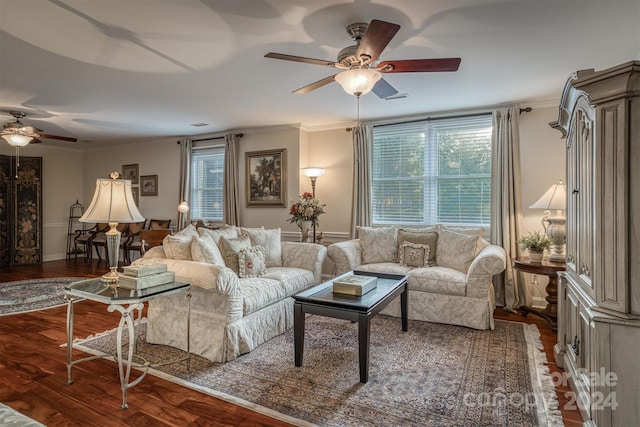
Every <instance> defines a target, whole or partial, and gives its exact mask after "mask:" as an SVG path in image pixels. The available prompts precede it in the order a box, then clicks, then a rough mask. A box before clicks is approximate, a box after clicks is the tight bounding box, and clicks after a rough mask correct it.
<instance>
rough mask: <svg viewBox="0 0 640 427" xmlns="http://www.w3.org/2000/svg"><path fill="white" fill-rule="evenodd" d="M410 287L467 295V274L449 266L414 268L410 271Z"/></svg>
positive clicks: (444, 293)
mask: <svg viewBox="0 0 640 427" xmlns="http://www.w3.org/2000/svg"><path fill="white" fill-rule="evenodd" d="M409 289H410V290H414V291H422V292H431V293H434V294H441V295H457V296H465V295H466V293H467V275H466V274H464V273H461V272H460V271H458V270H454V269H452V268H447V267H428V268H414V269H413V270H411V272H410V273H409Z"/></svg>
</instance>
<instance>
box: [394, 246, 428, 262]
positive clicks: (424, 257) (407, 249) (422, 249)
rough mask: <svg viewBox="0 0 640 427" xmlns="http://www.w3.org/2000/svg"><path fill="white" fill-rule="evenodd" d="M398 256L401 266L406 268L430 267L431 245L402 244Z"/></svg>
mask: <svg viewBox="0 0 640 427" xmlns="http://www.w3.org/2000/svg"><path fill="white" fill-rule="evenodd" d="M398 255H399V258H400V265H403V266H405V267H429V245H423V244H420V243H413V242H402V244H401V245H400V247H399V248H398Z"/></svg>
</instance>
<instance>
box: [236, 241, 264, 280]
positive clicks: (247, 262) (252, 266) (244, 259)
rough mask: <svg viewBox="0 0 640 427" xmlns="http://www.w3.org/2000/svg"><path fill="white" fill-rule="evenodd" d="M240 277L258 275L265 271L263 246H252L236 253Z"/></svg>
mask: <svg viewBox="0 0 640 427" xmlns="http://www.w3.org/2000/svg"><path fill="white" fill-rule="evenodd" d="M238 264H239V273H238V276H240V277H260V276H262V275H263V274H264V272H265V259H264V248H263V247H262V246H259V245H258V246H253V247H251V248H249V249H242V250H241V251H240V252H239V253H238Z"/></svg>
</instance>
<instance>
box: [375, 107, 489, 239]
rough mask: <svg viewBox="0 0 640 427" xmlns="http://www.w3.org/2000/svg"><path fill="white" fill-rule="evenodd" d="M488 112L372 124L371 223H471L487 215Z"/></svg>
mask: <svg viewBox="0 0 640 427" xmlns="http://www.w3.org/2000/svg"><path fill="white" fill-rule="evenodd" d="M491 132H492V124H491V115H489V114H487V115H478V116H468V117H456V118H446V119H444V118H443V119H430V120H424V121H416V122H410V123H400V124H391V125H382V126H375V127H374V138H373V172H372V204H373V223H374V225H387V224H399V225H412V226H422V225H432V224H445V225H473V226H483V227H488V226H489V225H490V222H491V221H490V215H491Z"/></svg>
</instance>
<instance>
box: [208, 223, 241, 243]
mask: <svg viewBox="0 0 640 427" xmlns="http://www.w3.org/2000/svg"><path fill="white" fill-rule="evenodd" d="M198 234H199V235H200V236H209V237H211V238H212V239H213V241H214V242H216V245H217V244H219V243H220V237H226V238H227V239H234V238H236V237H238V236H239V234H238V230H237V229H236V228H219V229H217V230H211V229H209V228H204V227H200V228H198Z"/></svg>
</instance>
